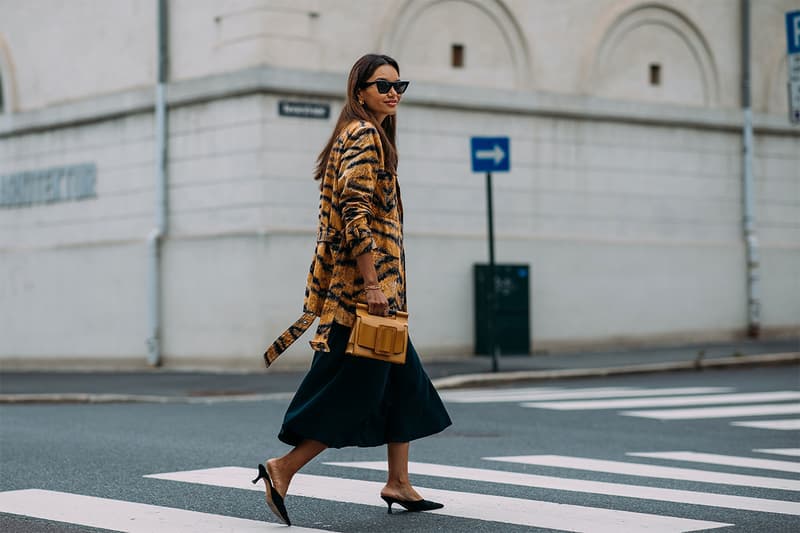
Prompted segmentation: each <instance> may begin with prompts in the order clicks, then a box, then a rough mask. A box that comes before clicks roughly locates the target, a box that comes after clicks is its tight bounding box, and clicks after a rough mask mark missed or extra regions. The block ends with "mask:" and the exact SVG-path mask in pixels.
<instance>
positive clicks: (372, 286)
mask: <svg viewBox="0 0 800 533" xmlns="http://www.w3.org/2000/svg"><path fill="white" fill-rule="evenodd" d="M364 290H365V291H379V290H381V286H380V285H378V284H377V283H369V284H367V285H365V286H364Z"/></svg>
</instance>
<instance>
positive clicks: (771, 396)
mask: <svg viewBox="0 0 800 533" xmlns="http://www.w3.org/2000/svg"><path fill="white" fill-rule="evenodd" d="M797 399H800V392H795V391H776V392H759V393H751V394H712V395H703V396H678V397H669V398H662V397H658V398H634V399H629V398H626V399H615V400H585V401H572V402H533V403H524V404H522V405H523V406H524V407H538V408H541V409H557V410H562V411H573V410H592V409H633V408H641V407H670V406H678V405H684V406H685V405H714V404H735V403H758V402H777V401H783V400H797Z"/></svg>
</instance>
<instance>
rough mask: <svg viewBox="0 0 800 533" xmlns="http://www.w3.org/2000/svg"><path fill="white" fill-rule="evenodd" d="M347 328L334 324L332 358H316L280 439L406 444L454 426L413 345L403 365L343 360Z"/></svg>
mask: <svg viewBox="0 0 800 533" xmlns="http://www.w3.org/2000/svg"><path fill="white" fill-rule="evenodd" d="M349 336H350V328H349V327H346V326H342V325H340V324H337V323H334V325H333V327H332V328H331V332H330V337H329V338H328V346H329V347H330V349H331V351H330V352H315V353H314V359H313V361H312V363H311V368H310V369H309V371H308V374H306V377H305V378H304V379H303V382H302V383H301V384H300V387H299V388H298V389H297V392H296V393H295V395H294V398H293V399H292V403H291V404H290V405H289V408H288V409H287V411H286V416H284V419H283V425H282V427H281V430H280V433H279V434H278V438H279V439H280V440H281V441H283V442H285V443H286V444H289V445H292V446H295V445H297V444H299V443H300V442H301V441H302V440H304V439H314V440H317V441H320V442H322V443H324V444H326V445H327V446H328V447H330V448H343V447H345V446H380V445H382V444H386V443H389V442H409V441H412V440H414V439H419V438H422V437H426V436H428V435H432V434H434V433H438V432H440V431H442V430H443V429H445V428H446V427H447V426H449V425H450V424H451V423H452V422H451V421H450V416H448V414H447V410H446V409H445V407H444V405H443V404H442V400H441V399H440V398H439V395H438V394H437V392H436V389H434V388H433V385H432V384H431V380H430V379H429V378H428V375H427V374H426V373H425V370H424V369H423V368H422V364H421V363H420V360H419V356H418V355H417V352H416V350H414V346H413V345H412V344H411V339H409V341H408V352H407V354H406V362H405V364H403V365H398V364H393V363H388V362H386V361H378V360H375V359H367V358H364V357H353V356H352V355H347V354H345V348H346V347H347V339H348V338H349Z"/></svg>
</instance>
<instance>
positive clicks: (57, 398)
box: [0, 392, 294, 405]
mask: <svg viewBox="0 0 800 533" xmlns="http://www.w3.org/2000/svg"><path fill="white" fill-rule="evenodd" d="M293 396H294V392H273V393H269V394H234V395H226V396H158V395H151V394H92V393H85V392H67V393H55V394H0V404H25V403H93V404H102V403H160V404H167V403H172V404H207V405H210V404H217V403H233V402H260V401H263V400H288V399H291V398H292V397H293Z"/></svg>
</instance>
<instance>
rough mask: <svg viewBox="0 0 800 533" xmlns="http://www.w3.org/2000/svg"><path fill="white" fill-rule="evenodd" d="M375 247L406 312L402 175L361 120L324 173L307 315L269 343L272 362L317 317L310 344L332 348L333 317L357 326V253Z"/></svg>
mask: <svg viewBox="0 0 800 533" xmlns="http://www.w3.org/2000/svg"><path fill="white" fill-rule="evenodd" d="M370 251H371V252H372V255H373V258H374V260H375V270H376V271H377V274H378V283H379V284H380V287H381V289H382V290H383V293H384V294H385V295H386V298H387V299H388V300H389V308H390V309H396V310H399V311H407V307H406V274H405V253H404V250H403V204H402V201H401V199H400V188H399V185H398V183H397V176H396V175H394V174H392V173H390V172H387V171H385V170H384V169H383V149H382V147H381V140H380V136H379V135H378V131H377V130H376V129H375V126H373V125H372V124H370V123H369V122H364V121H356V122H352V123H351V124H349V125H348V126H347V127H345V128H344V129H343V130H342V132H341V134H340V135H339V137H338V138H337V139H336V142H335V143H334V146H333V148H332V150H331V153H330V156H329V158H328V163H327V166H326V170H325V175H324V177H323V179H322V183H321V189H320V203H319V225H318V229H317V244H316V249H315V251H314V257H313V258H312V260H311V268H310V269H309V273H308V279H307V283H306V291H305V300H304V302H303V315H302V316H301V317H300V319H298V321H297V322H295V324H294V325H292V326H291V327H290V328H289V329H287V330H286V331H285V332H284V333H283V334H282V335H281V336H280V337H279V338H278V339H277V340H276V341H275V343H273V345H272V346H270V347H269V348H268V349H267V352H266V353H265V354H264V359H265V361H266V363H267V365H268V366H269V364H271V363H272V361H274V360H275V358H277V357H278V355H280V353H281V352H283V351H284V350H285V349H286V348H288V346H289V345H290V344H291V343H292V342H294V341H295V340H296V339H297V338H298V337H299V336H300V335H302V334H303V333H304V332H305V331H306V329H308V327H309V326H310V325H311V322H312V321H313V320H314V317H317V316H318V317H320V320H319V326H318V327H317V332H316V335H315V337H314V338H313V339H312V340H311V347H312V348H313V349H314V350H316V351H322V352H328V351H330V348H329V346H328V334H329V332H330V329H331V326H332V325H333V323H334V322H338V323H340V324H342V325H344V326H352V325H353V322H354V321H355V311H356V303H359V302H360V303H366V293H365V291H364V279H363V278H362V276H361V273H360V271H359V269H358V265H357V263H356V257H358V256H359V255H361V254H363V253H366V252H370Z"/></svg>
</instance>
